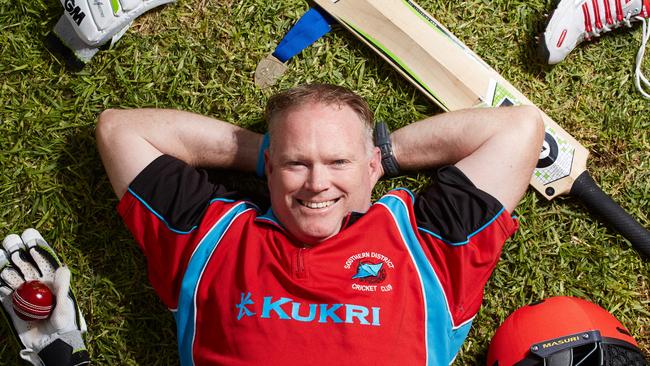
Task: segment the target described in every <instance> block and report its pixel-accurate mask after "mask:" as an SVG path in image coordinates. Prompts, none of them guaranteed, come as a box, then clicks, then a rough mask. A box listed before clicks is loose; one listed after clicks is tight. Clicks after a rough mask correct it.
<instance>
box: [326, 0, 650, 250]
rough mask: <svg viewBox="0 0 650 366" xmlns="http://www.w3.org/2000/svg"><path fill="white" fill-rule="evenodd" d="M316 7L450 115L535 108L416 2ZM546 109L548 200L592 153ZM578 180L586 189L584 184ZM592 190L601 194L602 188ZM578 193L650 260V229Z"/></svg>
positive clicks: (369, 0)
mask: <svg viewBox="0 0 650 366" xmlns="http://www.w3.org/2000/svg"><path fill="white" fill-rule="evenodd" d="M314 2H315V3H316V4H317V5H318V6H320V7H321V8H322V9H323V10H325V11H326V12H327V13H329V14H330V15H331V16H332V17H333V18H334V19H336V20H337V21H338V22H339V23H340V24H341V25H343V26H344V27H345V28H347V29H348V30H349V31H350V32H352V33H353V34H354V35H355V36H357V37H358V38H359V39H360V40H362V41H363V42H364V43H366V44H367V45H368V46H370V47H371V48H372V49H373V50H374V51H375V52H377V53H378V54H379V55H380V56H381V57H382V58H384V59H385V60H386V61H387V62H388V63H390V64H391V65H393V66H394V67H395V68H396V69H397V70H398V71H399V72H400V73H401V74H402V75H403V76H404V77H406V78H407V79H408V80H409V81H410V82H411V83H412V84H413V85H415V86H416V87H417V88H418V89H419V90H421V91H422V92H423V93H424V94H425V95H426V96H427V97H429V98H430V99H431V100H432V101H433V102H434V103H436V104H437V105H439V106H440V107H441V108H443V109H444V110H448V111H453V110H458V109H463V108H471V107H480V106H483V107H499V106H502V105H521V104H523V105H532V106H535V105H534V104H533V103H532V102H531V101H530V100H528V98H526V97H525V96H524V95H523V94H522V93H521V92H520V91H519V90H517V88H515V87H514V86H512V85H511V84H510V83H509V82H508V81H507V80H505V79H504V78H503V77H502V76H501V75H500V74H499V73H498V72H497V71H495V70H494V69H493V68H491V67H490V66H489V65H488V64H487V63H485V62H484V61H483V60H482V59H481V58H480V57H479V56H478V55H476V54H475V53H474V52H473V51H472V50H471V49H469V48H468V47H467V46H466V45H465V44H463V42H461V41H460V40H459V39H458V38H456V37H455V36H454V35H453V34H452V33H451V32H450V31H449V30H447V29H446V28H445V27H444V26H443V25H442V24H440V23H439V22H438V21H437V20H435V19H434V18H433V17H432V16H431V15H429V14H428V13H427V12H426V11H425V10H424V9H422V8H421V7H420V6H419V5H417V4H416V3H415V2H413V1H411V0H315V1H314ZM538 109H539V108H538ZM540 112H541V114H542V118H543V120H544V125H545V130H546V133H545V138H544V145H543V147H542V151H541V153H540V157H539V160H538V163H537V166H536V168H535V171H534V173H533V176H532V178H531V181H530V184H531V185H532V186H533V187H534V188H535V189H536V190H537V191H539V192H540V193H541V194H542V195H543V196H544V197H546V198H547V199H553V198H555V197H557V196H559V195H568V194H572V188H574V184H575V182H576V180H577V179H578V178H579V177H581V176H584V175H583V173H586V171H587V157H588V155H589V152H588V150H587V149H586V148H585V147H584V146H582V145H581V144H580V143H579V142H578V141H576V140H575V139H574V138H573V137H572V136H571V135H570V134H569V133H567V132H566V131H564V129H562V127H560V126H559V125H558V124H557V123H556V122H555V121H553V119H551V118H550V117H549V116H548V115H547V114H546V113H544V112H543V111H542V110H540ZM587 175H588V173H587ZM592 182H593V181H592ZM579 183H580V184H585V183H584V180H582V181H581V182H579ZM593 186H596V188H597V189H598V190H599V191H600V188H598V187H597V185H596V184H595V183H593ZM576 192H577V191H576V190H573V194H574V195H575V196H576V197H577V198H579V199H581V200H582V201H584V202H585V203H586V205H587V207H588V208H590V210H591V211H592V212H594V213H596V214H598V215H599V216H601V217H603V218H604V220H605V221H606V222H607V223H608V224H610V225H611V226H613V227H614V228H616V229H617V230H619V231H620V232H621V233H622V234H623V235H624V236H625V237H626V238H627V239H628V240H630V242H632V244H633V245H635V247H637V249H639V250H640V251H642V252H643V251H644V250H645V254H646V255H647V254H648V252H650V249H648V248H650V232H648V231H647V230H646V229H645V228H643V226H641V225H640V224H639V223H638V222H637V221H636V220H635V219H634V218H632V217H631V216H630V215H629V214H627V213H625V211H623V209H622V208H620V206H618V205H617V204H615V203H614V205H615V206H616V207H618V209H619V212H622V213H623V214H624V215H623V214H617V215H608V214H607V213H608V210H611V209H613V208H612V207H613V206H611V205H600V204H598V203H597V202H596V203H594V202H593V200H597V199H602V196H604V197H607V199H609V200H610V201H611V199H610V198H609V197H608V196H607V195H605V194H604V193H603V195H602V196H601V195H580V194H576ZM600 192H602V191H600ZM588 201H590V202H588ZM611 202H612V203H613V201H611ZM622 227H628V228H631V227H633V228H634V230H632V231H630V230H621V228H622ZM632 234H633V235H632ZM643 248H645V249H643Z"/></svg>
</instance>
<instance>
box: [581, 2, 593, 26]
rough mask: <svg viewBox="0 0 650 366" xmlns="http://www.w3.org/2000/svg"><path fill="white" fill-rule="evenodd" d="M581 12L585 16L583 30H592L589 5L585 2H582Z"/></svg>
mask: <svg viewBox="0 0 650 366" xmlns="http://www.w3.org/2000/svg"><path fill="white" fill-rule="evenodd" d="M582 13H583V14H584V16H585V31H586V32H587V33H590V32H591V31H592V28H591V16H590V15H589V6H587V3H582Z"/></svg>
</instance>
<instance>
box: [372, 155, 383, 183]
mask: <svg viewBox="0 0 650 366" xmlns="http://www.w3.org/2000/svg"><path fill="white" fill-rule="evenodd" d="M369 169H370V179H372V184H373V185H374V184H376V183H377V181H379V178H381V177H382V176H383V175H384V167H383V166H382V165H381V150H379V148H378V147H377V146H374V147H373V150H372V157H371V158H370V167H369Z"/></svg>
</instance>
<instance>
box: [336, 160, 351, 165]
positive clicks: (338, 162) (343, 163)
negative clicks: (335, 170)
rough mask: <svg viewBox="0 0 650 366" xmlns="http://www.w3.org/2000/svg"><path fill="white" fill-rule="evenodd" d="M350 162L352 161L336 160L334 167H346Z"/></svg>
mask: <svg viewBox="0 0 650 366" xmlns="http://www.w3.org/2000/svg"><path fill="white" fill-rule="evenodd" d="M349 162H350V161H349V160H346V159H339V160H334V162H333V164H334V165H346V164H347V163H349Z"/></svg>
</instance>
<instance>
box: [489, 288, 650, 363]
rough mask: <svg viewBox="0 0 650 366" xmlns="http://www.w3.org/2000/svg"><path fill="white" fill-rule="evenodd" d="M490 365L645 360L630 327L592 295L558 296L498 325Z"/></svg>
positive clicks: (493, 340) (491, 349) (532, 306)
mask: <svg viewBox="0 0 650 366" xmlns="http://www.w3.org/2000/svg"><path fill="white" fill-rule="evenodd" d="M487 365H488V366H513V365H514V366H538V365H539V366H577V365H580V366H594V365H597V366H623V365H625V366H647V365H648V364H647V363H646V361H645V359H644V357H643V355H642V353H641V351H640V350H639V349H638V345H637V343H636V341H635V340H634V338H632V336H631V335H630V332H628V330H627V329H626V328H625V327H624V326H623V325H622V324H621V323H620V322H619V321H618V320H617V319H616V318H615V317H614V316H613V315H612V314H610V313H609V312H607V311H606V310H605V309H603V308H601V307H600V306H598V305H596V304H593V303H591V302H589V301H586V300H582V299H578V298H575V297H568V296H558V297H551V298H549V299H546V300H542V301H540V302H537V303H533V304H530V305H526V306H524V307H522V308H519V309H517V310H516V311H515V312H514V313H512V314H510V316H509V317H508V318H506V320H505V321H504V322H503V324H501V326H500V327H499V329H497V331H496V333H495V334H494V337H493V338H492V342H491V343H490V348H489V350H488V357H487Z"/></svg>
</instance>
